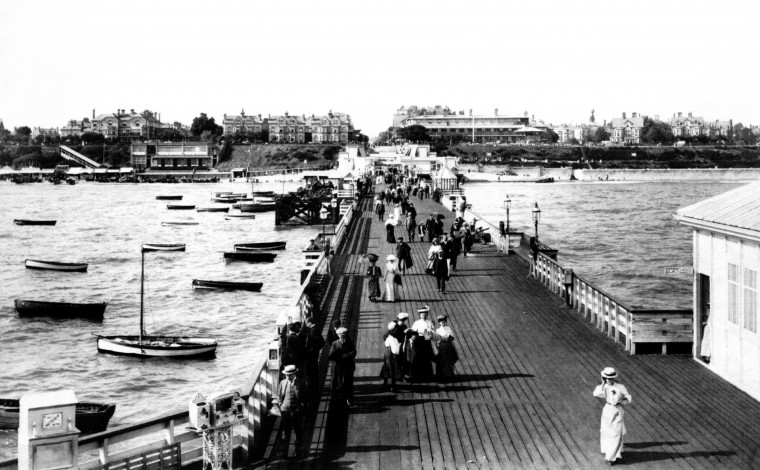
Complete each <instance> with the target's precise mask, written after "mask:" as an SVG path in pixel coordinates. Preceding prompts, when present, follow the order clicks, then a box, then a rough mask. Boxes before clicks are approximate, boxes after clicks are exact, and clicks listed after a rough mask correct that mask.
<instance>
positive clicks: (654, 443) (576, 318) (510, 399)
mask: <svg viewBox="0 0 760 470" xmlns="http://www.w3.org/2000/svg"><path fill="white" fill-rule="evenodd" d="M414 203H415V205H416V206H417V211H418V220H420V221H422V220H424V219H426V218H427V217H428V216H429V214H430V213H432V212H439V213H443V214H445V215H446V217H447V219H446V225H447V226H448V225H450V223H451V222H452V218H453V216H452V214H451V212H450V211H448V210H446V209H445V208H443V206H440V205H438V204H434V203H433V202H432V201H431V200H429V199H428V200H425V201H420V200H419V199H418V198H416V197H415V198H414ZM363 209H364V210H365V213H364V214H363V217H362V219H360V221H359V222H360V223H358V224H357V225H355V226H354V227H353V228H352V233H351V236H350V238H349V240H348V242H347V244H346V247H345V249H344V251H343V252H342V253H341V254H339V255H336V260H335V264H334V268H333V275H334V278H333V280H332V282H331V287H330V289H331V292H330V293H328V296H327V300H326V302H327V309H328V310H329V311H328V312H327V319H326V320H325V321H326V322H327V321H329V320H331V319H332V318H338V317H340V318H342V319H344V321H347V323H348V327H349V334H350V335H351V336H352V337H353V338H354V340H355V342H356V345H357V348H358V350H359V354H358V356H357V369H356V388H355V390H356V394H355V395H356V396H355V406H353V407H352V408H350V409H348V408H347V407H345V405H343V404H340V403H336V402H331V401H330V382H331V381H330V377H331V374H332V369H331V368H327V370H326V374H325V375H326V378H325V386H324V388H323V394H322V397H321V398H320V400H319V403H318V405H316V406H315V410H314V412H313V413H312V415H311V416H310V417H309V418H307V425H308V426H309V427H310V428H312V429H313V431H312V430H310V431H309V433H307V436H310V440H309V443H310V446H309V449H308V450H307V452H306V455H305V456H303V457H302V458H298V459H296V458H290V459H277V460H270V461H268V462H263V464H264V466H268V467H278V468H280V467H281V468H357V469H395V468H415V469H417V468H425V469H463V468H472V469H475V468H483V469H488V468H492V469H500V468H526V469H533V468H535V469H557V468H559V469H586V468H604V467H606V465H604V461H603V459H602V457H601V454H600V453H599V444H598V442H599V418H600V415H601V409H602V404H601V403H600V402H599V401H598V400H597V399H595V398H594V397H593V396H592V395H591V392H592V390H593V389H594V387H595V386H596V385H597V384H598V383H599V371H600V370H601V369H602V368H604V367H605V366H613V367H615V368H616V369H618V371H619V373H620V376H621V381H622V382H623V383H624V384H625V385H626V386H627V387H628V390H629V391H630V392H631V394H632V396H633V403H632V404H631V405H630V406H628V407H627V408H626V413H627V414H626V426H627V428H628V435H627V436H626V440H625V442H626V444H625V449H624V452H623V459H624V462H623V464H622V465H623V466H625V467H626V468H638V469H648V470H649V469H659V468H676V469H686V468H698V469H713V468H726V469H741V468H760V403H758V402H757V401H756V400H753V399H752V398H751V397H749V396H748V395H746V394H745V393H743V392H741V391H739V390H738V389H736V388H735V387H733V386H732V385H730V384H729V383H727V382H725V381H724V380H722V379H720V378H718V377H717V376H716V375H714V374H712V373H711V372H710V371H709V370H707V369H706V368H704V367H702V366H700V365H699V364H697V363H696V362H694V361H693V360H692V359H691V357H689V356H659V355H657V356H629V355H627V354H626V353H625V352H624V351H623V349H622V347H621V346H620V345H618V344H615V343H614V342H612V341H611V340H610V339H609V338H607V337H606V336H605V335H604V334H602V333H600V332H598V331H597V330H596V329H595V328H594V326H593V325H591V324H590V323H588V320H584V319H583V318H582V316H581V315H580V314H578V313H577V312H575V311H572V310H570V309H568V308H566V307H564V302H563V300H562V299H561V298H560V297H558V296H556V295H554V294H552V293H550V292H549V291H548V290H547V289H545V288H544V287H543V286H541V285H540V284H539V283H538V282H537V281H535V280H533V279H530V278H527V277H526V273H527V270H528V265H527V262H526V261H525V259H523V257H522V256H518V255H512V256H504V255H503V254H499V253H496V251H495V249H494V248H493V247H486V246H479V247H476V248H475V252H474V253H473V254H472V255H470V256H468V257H466V258H463V257H460V259H459V269H458V270H457V271H456V272H454V273H453V275H452V278H451V281H450V282H449V283H447V290H448V294H447V295H441V294H439V293H438V292H437V291H436V283H435V278H433V277H431V276H428V275H426V274H424V266H425V262H426V253H427V249H428V243H427V242H424V243H420V242H419V241H418V242H415V243H412V244H411V245H412V250H413V256H414V261H415V266H414V268H412V270H411V271H410V272H408V273H407V275H405V276H404V278H403V280H404V285H403V287H402V288H401V295H400V298H401V299H400V300H399V301H397V302H395V303H388V302H381V303H371V302H369V301H368V299H367V298H366V293H365V292H366V280H365V279H363V273H364V271H365V270H366V265H364V264H362V263H361V262H360V255H361V254H363V253H365V252H367V251H370V252H374V253H377V254H378V255H380V256H381V259H383V260H384V258H385V256H386V255H387V254H390V253H393V252H394V246H393V245H391V244H388V243H386V242H385V230H384V225H383V223H381V222H378V221H377V217H376V216H374V215H373V214H372V213H371V210H372V207H371V201H370V200H369V199H367V200H365V204H364V205H363ZM402 232H403V233H402ZM396 235H397V236H399V235H403V236H404V237H406V233H405V230H403V229H402V227H398V228H397V230H396ZM378 265H379V266H380V267H381V269H382V270H383V272H384V271H385V269H384V266H385V262H384V261H381V262H380V263H378ZM381 287H382V288H383V289H384V288H385V286H384V285H382V286H381ZM422 305H429V306H430V308H431V317H432V318H433V319H435V318H436V316H437V315H439V314H447V315H448V316H449V319H450V326H451V327H452V329H453V330H454V334H455V336H456V337H457V340H456V345H457V348H458V350H459V355H460V362H459V363H458V364H457V372H458V374H459V375H458V377H457V378H456V380H455V381H453V382H450V383H445V384H438V383H426V384H418V383H415V384H411V385H409V384H400V386H399V389H400V390H399V392H398V393H396V394H392V393H390V391H388V390H386V389H384V388H383V387H382V380H381V379H380V378H379V376H378V375H379V372H380V367H381V365H382V356H383V344H382V335H383V333H384V332H385V330H386V325H387V323H388V322H389V321H391V320H392V319H394V318H395V316H396V314H397V313H398V312H402V311H403V312H408V313H409V314H410V322H409V323H410V324H411V323H413V322H414V321H415V320H417V318H418V316H417V309H418V308H419V307H421V306H422ZM325 331H326V330H325ZM291 455H292V452H291Z"/></svg>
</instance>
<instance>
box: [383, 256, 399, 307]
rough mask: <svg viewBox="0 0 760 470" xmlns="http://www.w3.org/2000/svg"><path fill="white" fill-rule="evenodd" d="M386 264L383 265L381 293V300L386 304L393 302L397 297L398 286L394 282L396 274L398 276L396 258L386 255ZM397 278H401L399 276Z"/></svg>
mask: <svg viewBox="0 0 760 470" xmlns="http://www.w3.org/2000/svg"><path fill="white" fill-rule="evenodd" d="M387 259H388V263H387V264H386V265H385V278H384V280H385V292H384V293H383V300H385V301H386V302H395V301H396V300H397V297H398V290H397V289H398V284H396V282H395V278H396V274H398V264H396V256H395V255H388V258H387ZM399 276H401V275H400V274H399Z"/></svg>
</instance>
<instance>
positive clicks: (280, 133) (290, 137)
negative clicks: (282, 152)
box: [267, 113, 306, 144]
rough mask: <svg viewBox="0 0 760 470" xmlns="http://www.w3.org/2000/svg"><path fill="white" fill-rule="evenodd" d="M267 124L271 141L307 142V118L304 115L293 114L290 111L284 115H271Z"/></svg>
mask: <svg viewBox="0 0 760 470" xmlns="http://www.w3.org/2000/svg"><path fill="white" fill-rule="evenodd" d="M267 124H268V126H269V141H270V142H279V143H296V144H302V143H305V142H306V118H305V117H303V116H291V115H290V114H289V113H285V114H284V115H282V116H270V117H269V118H268V119H267Z"/></svg>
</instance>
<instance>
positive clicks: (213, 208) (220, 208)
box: [195, 206, 230, 212]
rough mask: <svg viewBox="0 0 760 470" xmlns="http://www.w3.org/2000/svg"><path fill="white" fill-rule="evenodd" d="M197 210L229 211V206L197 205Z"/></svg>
mask: <svg viewBox="0 0 760 470" xmlns="http://www.w3.org/2000/svg"><path fill="white" fill-rule="evenodd" d="M195 210H196V212H229V210H230V208H229V207H218V206H217V207H196V208H195Z"/></svg>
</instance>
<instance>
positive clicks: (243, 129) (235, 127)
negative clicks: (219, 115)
mask: <svg viewBox="0 0 760 470" xmlns="http://www.w3.org/2000/svg"><path fill="white" fill-rule="evenodd" d="M222 127H223V128H224V135H233V134H236V133H240V134H248V133H257V132H261V131H262V130H263V129H264V128H265V124H264V121H263V120H262V119H261V114H259V115H258V116H255V115H254V116H251V115H246V114H245V110H244V109H243V110H241V111H240V114H238V115H232V114H230V115H227V114H225V115H224V119H223V120H222Z"/></svg>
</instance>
